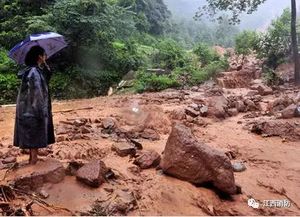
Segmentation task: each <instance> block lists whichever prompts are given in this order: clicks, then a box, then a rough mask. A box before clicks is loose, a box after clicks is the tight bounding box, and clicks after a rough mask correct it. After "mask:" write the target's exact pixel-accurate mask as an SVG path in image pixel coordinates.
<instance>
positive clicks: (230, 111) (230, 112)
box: [228, 108, 239, 117]
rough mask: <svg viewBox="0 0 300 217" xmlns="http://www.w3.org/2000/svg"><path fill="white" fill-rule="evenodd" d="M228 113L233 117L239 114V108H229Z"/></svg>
mask: <svg viewBox="0 0 300 217" xmlns="http://www.w3.org/2000/svg"><path fill="white" fill-rule="evenodd" d="M228 114H229V115H230V116H231V117H234V116H237V115H238V114H239V112H238V110H237V109H235V108H232V109H228Z"/></svg>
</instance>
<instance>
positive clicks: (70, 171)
mask: <svg viewBox="0 0 300 217" xmlns="http://www.w3.org/2000/svg"><path fill="white" fill-rule="evenodd" d="M83 165H84V163H83V162H81V161H71V162H70V163H69V164H68V167H67V169H66V175H68V176H76V173H77V171H78V170H79V169H80V168H81V167H83Z"/></svg>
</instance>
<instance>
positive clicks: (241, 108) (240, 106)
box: [235, 100, 246, 112]
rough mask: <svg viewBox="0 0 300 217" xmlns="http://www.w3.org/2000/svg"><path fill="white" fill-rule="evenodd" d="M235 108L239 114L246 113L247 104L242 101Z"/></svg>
mask: <svg viewBox="0 0 300 217" xmlns="http://www.w3.org/2000/svg"><path fill="white" fill-rule="evenodd" d="M235 107H236V109H237V110H238V112H245V111H246V106H245V103H244V102H243V101H241V100H239V101H237V102H236V103H235Z"/></svg>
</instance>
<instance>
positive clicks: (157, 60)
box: [153, 39, 185, 70]
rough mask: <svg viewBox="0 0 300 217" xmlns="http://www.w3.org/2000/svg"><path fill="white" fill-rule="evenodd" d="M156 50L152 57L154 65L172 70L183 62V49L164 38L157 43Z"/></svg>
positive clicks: (182, 64)
mask: <svg viewBox="0 0 300 217" xmlns="http://www.w3.org/2000/svg"><path fill="white" fill-rule="evenodd" d="M157 49H158V52H157V53H156V54H155V55H154V57H153V62H154V64H155V66H157V67H162V68H165V69H170V70H173V69H175V68H176V67H183V66H184V64H185V51H184V50H183V49H182V48H181V47H180V46H178V44H177V43H176V42H175V41H173V40H171V39H165V40H162V41H161V42H160V43H158V44H157Z"/></svg>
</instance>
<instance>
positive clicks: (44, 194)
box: [39, 189, 49, 199]
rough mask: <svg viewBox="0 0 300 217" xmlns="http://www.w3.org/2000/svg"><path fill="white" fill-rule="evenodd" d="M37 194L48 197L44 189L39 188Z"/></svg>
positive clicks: (44, 197)
mask: <svg viewBox="0 0 300 217" xmlns="http://www.w3.org/2000/svg"><path fill="white" fill-rule="evenodd" d="M39 195H40V196H42V198H43V199H47V198H48V197H49V193H48V192H46V191H45V190H44V189H42V190H40V192H39Z"/></svg>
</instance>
